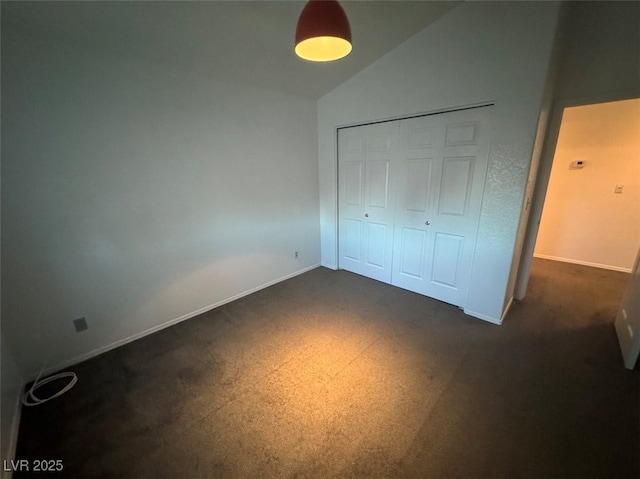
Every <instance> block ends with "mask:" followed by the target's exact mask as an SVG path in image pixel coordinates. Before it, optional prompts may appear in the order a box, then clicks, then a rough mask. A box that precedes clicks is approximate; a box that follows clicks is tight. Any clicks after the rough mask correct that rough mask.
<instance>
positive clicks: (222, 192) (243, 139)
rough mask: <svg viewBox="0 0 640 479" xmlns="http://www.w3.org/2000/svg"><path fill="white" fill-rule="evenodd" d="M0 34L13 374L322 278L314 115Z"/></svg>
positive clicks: (283, 98) (144, 67) (6, 322)
mask: <svg viewBox="0 0 640 479" xmlns="http://www.w3.org/2000/svg"><path fill="white" fill-rule="evenodd" d="M3 27H5V26H3ZM2 34H3V45H2V47H3V51H2V72H3V78H2V80H3V84H2V95H3V105H2V107H3V108H2V140H3V141H2V159H3V164H2V207H3V215H2V233H3V235H2V286H3V302H2V321H3V324H2V334H3V337H4V336H6V339H7V343H9V344H10V345H11V349H12V352H13V353H14V355H15V359H16V362H17V364H18V366H19V367H20V368H21V369H22V370H23V371H24V372H25V374H26V375H33V374H35V373H37V372H38V370H39V369H40V368H41V367H42V366H43V365H44V364H45V363H46V364H47V365H48V368H51V367H56V366H61V365H64V364H65V363H68V362H73V361H76V360H78V359H82V358H85V357H87V356H90V355H92V354H95V353H97V352H100V351H104V350H106V349H108V348H111V347H113V346H116V345H118V344H121V343H123V342H126V341H128V340H130V339H132V338H135V337H138V336H139V335H141V334H144V333H145V332H149V331H153V330H155V329H158V328H161V327H163V326H166V325H167V324H171V323H172V322H174V321H177V320H181V319H184V318H187V317H189V316H190V315H192V314H195V313H197V312H199V311H203V310H206V309H208V308H211V307H212V306H215V305H218V304H221V303H223V302H225V301H228V300H229V299H232V298H235V297H237V296H239V295H242V294H245V293H247V292H250V291H253V290H255V289H257V288H260V287H262V286H264V285H268V284H270V283H272V282H275V281H278V280H280V279H283V278H286V277H288V276H290V275H294V274H296V273H299V272H301V271H304V270H306V269H309V268H311V267H314V266H315V265H317V264H319V258H320V248H319V222H318V215H319V213H318V163H317V140H316V138H317V125H316V104H315V102H314V101H312V100H309V99H302V98H298V97H293V96H289V95H286V94H283V93H278V92H273V91H269V90H264V89H258V88H252V87H243V86H239V85H234V84H229V83H222V82H217V81H215V80H212V79H211V78H203V77H198V76H196V75H195V74H192V73H190V72H189V71H188V70H187V71H184V70H183V71H174V70H169V69H166V68H164V67H161V66H158V65H155V64H152V63H148V64H147V63H141V62H135V61H130V60H126V59H123V58H119V57H117V56H110V55H109V54H108V53H97V52H91V51H84V50H83V49H79V48H75V47H74V46H67V45H62V44H58V43H56V42H51V41H47V42H42V41H38V40H35V39H32V38H22V37H21V36H20V35H19V32H17V31H14V30H12V29H11V28H3V32H2ZM295 250H298V251H299V252H300V257H299V258H298V259H294V251H295ZM81 316H84V317H86V319H87V321H88V324H89V329H88V330H87V331H84V332H82V333H76V332H75V331H74V328H73V325H72V320H73V319H74V318H78V317H81Z"/></svg>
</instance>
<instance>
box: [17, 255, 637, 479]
mask: <svg viewBox="0 0 640 479" xmlns="http://www.w3.org/2000/svg"><path fill="white" fill-rule="evenodd" d="M627 278H628V275H626V274H623V273H616V272H612V271H606V270H599V269H593V268H587V267H584V266H576V265H569V264H563V263H555V262H551V261H544V260H535V261H534V267H533V273H532V278H531V282H530V287H529V292H528V295H527V298H526V299H525V300H524V301H523V302H515V303H514V305H513V307H512V309H511V311H510V313H509V315H508V317H507V319H506V320H505V322H504V324H503V325H502V326H496V325H492V324H489V323H485V322H482V321H480V320H477V319H474V318H471V317H468V316H465V315H464V314H463V313H462V311H460V310H459V309H458V308H456V307H453V306H450V305H447V304H444V303H441V302H438V301H435V300H432V299H429V298H426V297H422V296H419V295H416V294H413V293H410V292H407V291H404V290H401V289H398V288H395V287H392V286H389V285H386V284H382V283H379V282H376V281H373V280H369V279H366V278H363V277H359V276H356V275H354V274H351V273H347V272H344V271H331V270H328V269H324V268H318V269H316V270H313V271H311V272H308V273H305V274H303V275H300V276H298V277H295V278H293V279H290V280H288V281H285V282H282V283H279V284H277V285H274V286H272V287H270V288H267V289H264V290H262V291H260V292H257V293H255V294H252V295H250V296H247V297H245V298H243V299H240V300H237V301H234V302H232V303H229V304H227V305H225V306H222V307H220V308H218V309H216V310H214V311H211V312H209V313H206V314H203V315H201V316H198V317H196V318H193V319H190V320H188V321H185V322H183V323H180V324H178V325H176V326H173V327H171V328H167V329H165V330H163V331H161V332H158V333H156V334H153V335H151V336H148V337H146V338H143V339H141V340H138V341H136V342H134V343H131V344H128V345H126V346H123V347H120V348H118V349H116V350H114V351H111V352H109V353H106V354H103V355H101V356H99V357H97V358H94V359H91V360H89V361H86V362H84V363H82V364H79V365H77V366H76V367H74V368H73V370H74V371H76V372H77V374H78V376H79V381H78V383H77V384H76V386H75V387H74V388H73V389H72V390H71V391H69V392H68V393H67V394H65V395H64V396H62V397H60V398H58V399H55V400H52V401H50V402H48V403H46V404H44V405H41V406H38V407H32V408H23V412H22V422H21V426H20V435H19V440H18V450H17V458H18V459H28V460H30V461H32V460H34V459H60V460H62V463H63V465H64V469H63V470H62V472H58V473H49V474H43V473H21V474H15V475H14V477H16V478H23V477H38V478H42V477H69V478H120V477H122V478H186V479H190V478H218V477H220V478H354V477H360V478H369V477H381V478H382V477H384V478H404V477H415V478H445V477H450V478H518V477H522V478H551V477H562V478H589V477H597V478H631V477H635V478H637V477H639V476H640V459H639V454H638V453H639V451H640V392H639V391H640V381H639V379H640V374H639V372H638V369H637V368H636V370H634V371H628V370H626V369H625V368H624V367H623V362H622V358H621V356H620V352H619V349H618V344H617V339H616V336H615V331H614V327H613V321H614V318H615V314H616V311H617V307H618V304H619V302H620V300H621V298H622V294H623V292H624V288H625V285H626V281H627Z"/></svg>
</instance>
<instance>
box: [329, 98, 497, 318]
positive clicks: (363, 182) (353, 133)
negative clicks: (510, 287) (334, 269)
mask: <svg viewBox="0 0 640 479" xmlns="http://www.w3.org/2000/svg"><path fill="white" fill-rule="evenodd" d="M492 110H493V107H492V106H487V107H479V108H469V109H465V110H457V111H451V112H446V113H439V114H434V115H426V116H421V117H414V118H407V119H402V120H395V121H388V122H381V123H376V124H370V125H362V126H356V127H349V128H342V129H340V130H338V185H339V188H338V210H339V211H338V217H339V225H338V228H339V229H338V237H339V241H338V248H339V267H340V268H341V269H345V270H347V271H352V272H354V273H357V274H361V275H364V276H367V277H369V278H373V279H376V280H378V281H383V282H386V283H390V284H393V285H395V286H399V287H401V288H405V289H408V290H410V291H414V292H416V293H420V294H424V295H426V296H430V297H433V298H436V299H439V300H441V301H445V302H447V303H451V304H455V305H457V306H460V307H464V306H465V303H466V297H467V291H468V288H469V278H470V273H471V266H472V262H473V253H474V247H475V243H476V235H477V230H478V223H479V219H480V207H481V204H482V197H483V192H484V183H485V176H486V171H487V160H488V153H489V144H490V140H491V125H492V123H491V113H492Z"/></svg>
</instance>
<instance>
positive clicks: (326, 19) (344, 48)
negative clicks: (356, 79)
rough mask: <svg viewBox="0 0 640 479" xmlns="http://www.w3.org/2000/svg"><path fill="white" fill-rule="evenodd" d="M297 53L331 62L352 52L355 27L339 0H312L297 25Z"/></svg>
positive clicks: (311, 58)
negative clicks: (352, 33) (353, 29)
mask: <svg viewBox="0 0 640 479" xmlns="http://www.w3.org/2000/svg"><path fill="white" fill-rule="evenodd" d="M295 51H296V54H297V55H298V56H299V57H301V58H304V59H305V60H311V61H315V62H329V61H332V60H338V59H339V58H342V57H345V56H347V55H348V54H349V52H351V27H350V26H349V20H348V19H347V15H346V14H345V13H344V10H343V9H342V7H341V6H340V4H339V3H338V2H337V0H310V1H309V2H308V3H307V4H306V5H305V7H304V9H303V10H302V13H301V14H300V18H299V19H298V27H297V28H296V47H295Z"/></svg>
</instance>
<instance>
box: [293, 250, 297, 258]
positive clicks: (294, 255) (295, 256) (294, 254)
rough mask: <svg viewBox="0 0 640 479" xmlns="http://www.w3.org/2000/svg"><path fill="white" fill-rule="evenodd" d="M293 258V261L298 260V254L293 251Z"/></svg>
mask: <svg viewBox="0 0 640 479" xmlns="http://www.w3.org/2000/svg"><path fill="white" fill-rule="evenodd" d="M293 257H294V258H295V259H298V252H297V251H294V252H293Z"/></svg>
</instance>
